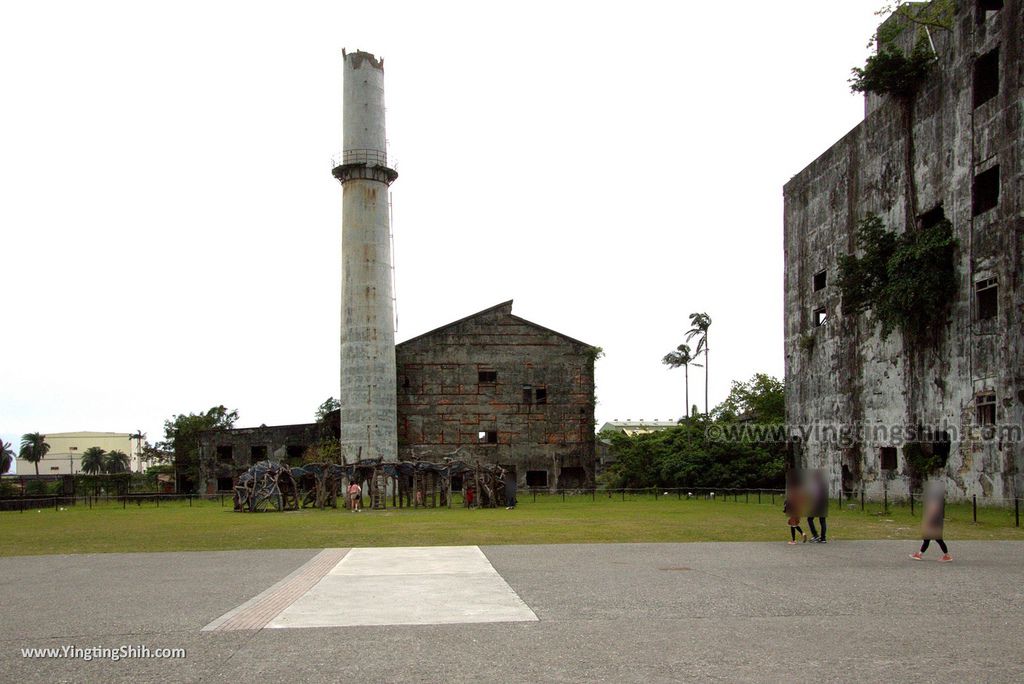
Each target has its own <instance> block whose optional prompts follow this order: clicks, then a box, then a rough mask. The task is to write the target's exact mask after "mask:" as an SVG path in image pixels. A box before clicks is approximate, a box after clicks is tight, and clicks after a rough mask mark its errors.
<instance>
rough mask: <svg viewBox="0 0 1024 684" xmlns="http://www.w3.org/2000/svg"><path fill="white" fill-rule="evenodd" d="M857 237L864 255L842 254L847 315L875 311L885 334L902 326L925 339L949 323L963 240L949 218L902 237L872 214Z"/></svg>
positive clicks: (860, 225) (841, 275)
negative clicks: (956, 255)
mask: <svg viewBox="0 0 1024 684" xmlns="http://www.w3.org/2000/svg"><path fill="white" fill-rule="evenodd" d="M856 240H857V247H858V249H859V250H861V252H862V255H861V256H860V257H857V256H854V255H845V256H841V257H839V289H840V292H841V294H842V307H843V311H844V313H860V312H864V311H868V310H870V311H871V312H872V315H873V318H874V321H875V322H876V323H878V324H879V325H880V326H881V333H882V337H883V338H885V337H888V335H889V333H891V332H892V331H893V330H894V329H896V328H899V329H900V330H901V331H902V332H903V333H904V335H905V336H908V337H914V338H916V339H917V340H918V341H923V340H925V339H927V338H928V336H927V334H926V333H927V331H928V330H929V329H931V328H934V327H935V326H937V325H940V324H942V325H944V324H945V323H944V321H945V313H946V309H947V306H948V304H949V302H950V300H951V299H952V297H953V295H954V294H955V293H956V288H957V273H956V265H955V262H954V259H953V257H954V254H953V252H954V250H955V249H956V246H957V240H956V238H955V237H954V236H953V225H952V224H951V223H950V222H949V221H948V220H946V219H942V220H940V221H938V222H937V223H935V225H933V226H930V227H928V228H923V229H920V230H907V231H905V232H904V233H903V234H902V235H896V233H894V232H892V231H889V230H886V228H885V225H884V224H883V223H882V220H881V219H880V218H879V217H878V216H876V215H874V214H871V215H869V216H867V217H866V218H864V219H863V220H861V221H860V222H859V223H858V224H857V235H856Z"/></svg>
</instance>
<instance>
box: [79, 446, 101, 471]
mask: <svg viewBox="0 0 1024 684" xmlns="http://www.w3.org/2000/svg"><path fill="white" fill-rule="evenodd" d="M105 455H106V452H105V451H103V449H101V448H100V447H98V446H91V447H89V448H88V449H86V450H85V451H83V452H82V472H83V473H88V474H90V475H96V474H98V473H102V472H103V470H104V467H103V466H104V456H105Z"/></svg>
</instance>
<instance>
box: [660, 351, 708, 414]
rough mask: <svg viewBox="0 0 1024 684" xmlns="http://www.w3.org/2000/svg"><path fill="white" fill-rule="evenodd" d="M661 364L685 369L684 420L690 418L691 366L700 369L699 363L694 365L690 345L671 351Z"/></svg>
mask: <svg viewBox="0 0 1024 684" xmlns="http://www.w3.org/2000/svg"><path fill="white" fill-rule="evenodd" d="M661 362H662V363H663V364H665V365H666V366H668V367H669V368H679V367H680V366H682V368H683V377H684V378H685V383H686V406H685V407H684V408H685V411H686V412H685V413H684V414H683V417H684V418H689V417H690V365H691V364H692V365H694V366H697V367H698V368H700V364H699V363H693V354H691V353H690V345H688V344H681V345H679V346H678V347H676V350H675V351H671V352H669V353H668V354H665V356H664V357H663V358H662V359H661Z"/></svg>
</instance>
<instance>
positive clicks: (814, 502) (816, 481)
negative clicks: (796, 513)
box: [807, 470, 828, 544]
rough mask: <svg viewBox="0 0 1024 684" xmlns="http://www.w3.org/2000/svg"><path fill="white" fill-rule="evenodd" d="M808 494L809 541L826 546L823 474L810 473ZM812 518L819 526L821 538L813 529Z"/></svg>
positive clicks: (825, 508)
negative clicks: (809, 505)
mask: <svg viewBox="0 0 1024 684" xmlns="http://www.w3.org/2000/svg"><path fill="white" fill-rule="evenodd" d="M808 486H809V489H810V493H809V496H808V499H809V500H810V502H811V508H810V513H809V514H808V516H807V526H808V527H810V528H811V541H812V542H817V543H819V544H827V543H828V542H827V541H826V539H825V537H826V536H827V535H828V526H827V525H826V524H825V518H826V517H828V483H826V482H825V474H824V473H823V472H821V471H820V470H815V471H814V472H813V473H811V480H810V482H809V483H808ZM814 518H817V519H818V522H819V523H820V524H821V536H820V537H819V536H818V530H817V528H815V527H814Z"/></svg>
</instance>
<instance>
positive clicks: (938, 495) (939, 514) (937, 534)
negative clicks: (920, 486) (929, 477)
mask: <svg viewBox="0 0 1024 684" xmlns="http://www.w3.org/2000/svg"><path fill="white" fill-rule="evenodd" d="M945 518H946V488H945V486H944V485H943V483H942V482H939V481H932V482H929V483H928V486H927V487H926V489H925V497H924V511H923V512H922V514H921V536H922V537H923V538H924V541H922V542H921V550H920V551H915V552H914V553H912V554H910V559H911V560H923V559H922V558H921V556H923V555H924V552H925V551H927V550H928V544H929V542H931V540H933V539H934V540H935V543H936V544H938V545H939V548H940V549H942V557H941V558H939V562H940V563H948V562H950V561H951V560H953V557H952V556H950V555H949V549H948V548H946V542H944V541H942V523H943V521H944V520H945Z"/></svg>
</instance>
